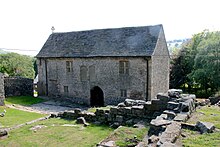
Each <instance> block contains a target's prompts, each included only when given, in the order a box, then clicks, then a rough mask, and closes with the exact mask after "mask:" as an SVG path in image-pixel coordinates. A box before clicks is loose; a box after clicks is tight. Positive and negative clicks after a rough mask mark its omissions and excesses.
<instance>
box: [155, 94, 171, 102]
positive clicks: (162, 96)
mask: <svg viewBox="0 0 220 147" xmlns="http://www.w3.org/2000/svg"><path fill="white" fill-rule="evenodd" d="M157 99H159V100H160V101H162V102H165V103H167V102H168V101H170V97H169V96H168V95H166V94H164V93H158V94H157Z"/></svg>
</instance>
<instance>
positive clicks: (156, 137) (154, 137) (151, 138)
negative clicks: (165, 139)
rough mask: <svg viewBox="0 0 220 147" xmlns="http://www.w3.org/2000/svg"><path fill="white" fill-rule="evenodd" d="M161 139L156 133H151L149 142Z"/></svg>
mask: <svg viewBox="0 0 220 147" xmlns="http://www.w3.org/2000/svg"><path fill="white" fill-rule="evenodd" d="M158 140H159V137H158V136H156V135H151V136H150V137H149V139H148V143H156V142H157V141H158Z"/></svg>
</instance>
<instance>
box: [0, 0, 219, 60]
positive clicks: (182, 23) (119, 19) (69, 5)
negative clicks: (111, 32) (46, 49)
mask: <svg viewBox="0 0 220 147" xmlns="http://www.w3.org/2000/svg"><path fill="white" fill-rule="evenodd" d="M219 4H220V2H218V0H200V1H199V0H151V1H150V0H62V1H60V0H19V1H18V0H0V48H7V49H19V50H22V51H18V50H15V51H16V52H18V53H22V54H28V55H33V56H34V55H36V54H37V53H38V51H39V50H40V49H41V47H42V46H43V44H44V43H45V41H46V39H47V38H48V36H49V35H50V34H51V27H52V26H54V27H55V32H68V31H78V30H91V29H102V28H118V27H130V26H147V25H156V24H163V27H164V31H165V35H166V38H167V40H173V39H183V38H188V37H191V36H192V35H193V34H195V33H198V32H201V31H203V30H204V29H209V30H211V31H213V30H214V31H217V30H220V19H219V14H220V9H219ZM29 50H34V51H29Z"/></svg>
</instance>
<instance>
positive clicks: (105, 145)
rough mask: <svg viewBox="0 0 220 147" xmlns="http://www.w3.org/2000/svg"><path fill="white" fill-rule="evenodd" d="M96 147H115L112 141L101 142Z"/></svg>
mask: <svg viewBox="0 0 220 147" xmlns="http://www.w3.org/2000/svg"><path fill="white" fill-rule="evenodd" d="M97 147H116V144H115V142H114V141H112V140H110V141H108V142H102V143H100V144H98V145H97Z"/></svg>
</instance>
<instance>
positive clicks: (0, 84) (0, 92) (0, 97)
mask: <svg viewBox="0 0 220 147" xmlns="http://www.w3.org/2000/svg"><path fill="white" fill-rule="evenodd" d="M4 99H5V90H4V75H3V74H2V73H0V106H3V105H4Z"/></svg>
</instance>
